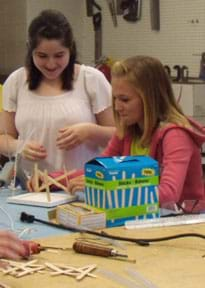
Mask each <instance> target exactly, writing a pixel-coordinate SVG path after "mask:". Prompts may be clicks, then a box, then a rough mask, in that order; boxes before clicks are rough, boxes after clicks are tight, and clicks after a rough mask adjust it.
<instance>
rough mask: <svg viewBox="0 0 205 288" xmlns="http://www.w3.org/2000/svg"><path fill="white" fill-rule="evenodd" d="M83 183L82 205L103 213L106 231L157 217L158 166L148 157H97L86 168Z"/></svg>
mask: <svg viewBox="0 0 205 288" xmlns="http://www.w3.org/2000/svg"><path fill="white" fill-rule="evenodd" d="M85 179H86V189H85V201H86V203H87V205H88V206H91V207H92V206H93V207H96V208H97V209H99V210H100V211H104V212H105V213H106V223H107V227H112V226H120V225H124V222H125V221H127V220H133V219H152V218H156V217H159V200H158V184H159V166H158V162H157V161H156V160H154V159H152V158H151V157H148V156H123V157H119V156H116V157H97V158H95V159H92V160H90V161H89V162H87V163H86V164H85Z"/></svg>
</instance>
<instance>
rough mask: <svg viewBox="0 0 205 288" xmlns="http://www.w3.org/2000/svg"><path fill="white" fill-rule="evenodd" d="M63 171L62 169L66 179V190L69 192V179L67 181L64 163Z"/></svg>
mask: <svg viewBox="0 0 205 288" xmlns="http://www.w3.org/2000/svg"><path fill="white" fill-rule="evenodd" d="M63 171H64V176H65V181H66V187H67V192H69V181H68V177H67V176H68V171H67V170H66V167H65V165H64V167H63Z"/></svg>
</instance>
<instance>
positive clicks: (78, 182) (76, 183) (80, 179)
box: [68, 175, 85, 194]
mask: <svg viewBox="0 0 205 288" xmlns="http://www.w3.org/2000/svg"><path fill="white" fill-rule="evenodd" d="M68 190H69V192H70V193H71V194H74V193H75V192H78V191H84V190H85V176H84V175H80V176H77V177H75V178H73V179H71V180H70V181H69V186H68Z"/></svg>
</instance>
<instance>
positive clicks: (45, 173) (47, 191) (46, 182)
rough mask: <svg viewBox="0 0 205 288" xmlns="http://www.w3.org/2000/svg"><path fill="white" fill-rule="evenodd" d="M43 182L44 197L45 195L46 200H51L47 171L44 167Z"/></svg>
mask: <svg viewBox="0 0 205 288" xmlns="http://www.w3.org/2000/svg"><path fill="white" fill-rule="evenodd" d="M44 182H45V185H46V197H47V200H48V202H51V194H50V188H49V185H48V171H47V170H46V169H45V170H44Z"/></svg>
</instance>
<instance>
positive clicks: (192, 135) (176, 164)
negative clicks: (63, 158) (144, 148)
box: [102, 119, 205, 204]
mask: <svg viewBox="0 0 205 288" xmlns="http://www.w3.org/2000/svg"><path fill="white" fill-rule="evenodd" d="M190 122H191V124H192V128H185V127H182V126H177V125H175V124H170V125H167V126H165V127H163V128H158V129H157V130H156V132H155V133H154V135H153V138H152V141H151V145H150V156H151V157H153V158H154V159H156V160H157V161H158V162H159V166H160V184H159V201H160V203H161V204H162V203H170V202H172V203H173V202H174V203H182V202H183V201H184V200H197V199H205V192H204V180H203V171H202V165H201V145H202V143H203V142H205V130H204V128H203V127H202V126H200V125H199V124H198V123H197V122H195V121H193V120H192V119H190ZM131 143H132V137H131V136H130V135H127V136H125V137H124V138H123V139H122V140H121V139H119V138H118V137H117V136H116V135H114V136H113V137H112V139H111V140H110V142H109V144H108V146H107V148H106V149H105V150H104V152H103V153H102V155H103V156H118V155H121V156H126V155H130V151H131Z"/></svg>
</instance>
